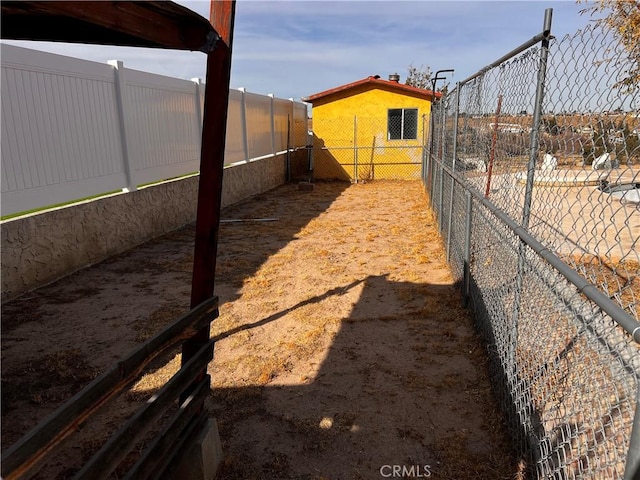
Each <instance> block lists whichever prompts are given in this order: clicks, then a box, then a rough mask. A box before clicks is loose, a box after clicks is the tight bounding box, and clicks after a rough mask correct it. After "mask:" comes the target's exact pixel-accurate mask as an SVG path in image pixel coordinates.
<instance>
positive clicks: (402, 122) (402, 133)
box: [387, 107, 419, 141]
mask: <svg viewBox="0 0 640 480" xmlns="http://www.w3.org/2000/svg"><path fill="white" fill-rule="evenodd" d="M398 110H399V111H400V112H401V114H400V132H399V133H400V136H399V137H392V136H391V128H390V127H391V112H392V111H398ZM408 110H411V111H414V112H415V117H414V118H415V120H414V121H415V123H414V125H413V126H409V128H407V124H406V122H407V121H408V119H407V118H406V116H405V113H406V111H408ZM418 112H419V109H418V108H417V107H408V108H404V107H401V108H388V109H387V140H388V141H392V140H417V139H418ZM396 118H397V117H396ZM396 121H397V120H396ZM411 127H413V133H414V136H413V137H407V136H406V132H407V130H409V131H411V130H412V128H411ZM396 128H397V127H396ZM394 133H395V132H394Z"/></svg>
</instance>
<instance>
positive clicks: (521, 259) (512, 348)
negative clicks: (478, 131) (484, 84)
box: [496, 8, 553, 377]
mask: <svg viewBox="0 0 640 480" xmlns="http://www.w3.org/2000/svg"><path fill="white" fill-rule="evenodd" d="M552 12H553V10H552V9H550V8H547V9H546V10H545V12H544V24H543V28H542V31H543V33H544V34H545V38H544V39H543V40H542V44H541V49H540V62H539V64H538V78H537V84H536V96H535V101H534V102H535V103H534V107H533V120H532V124H531V139H530V146H529V163H528V164H527V183H526V186H525V194H524V206H523V211H522V222H521V225H522V227H523V228H524V229H525V230H528V229H529V219H530V216H531V200H532V198H533V188H534V177H535V168H536V162H537V160H538V151H539V149H540V123H541V122H540V120H541V118H542V102H543V100H544V87H545V79H546V73H547V60H548V57H549V39H550V37H551V19H552ZM496 129H497V126H496ZM525 255H526V245H525V243H524V242H523V241H522V240H520V242H519V245H518V270H517V274H516V289H515V299H514V302H513V315H512V326H511V333H510V341H509V354H508V362H509V365H510V367H511V368H510V370H511V373H512V374H513V375H514V377H515V375H516V367H517V364H516V350H517V347H518V323H519V317H520V302H521V300H522V284H523V281H524V268H525V260H526V259H525Z"/></svg>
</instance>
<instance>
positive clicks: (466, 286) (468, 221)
mask: <svg viewBox="0 0 640 480" xmlns="http://www.w3.org/2000/svg"><path fill="white" fill-rule="evenodd" d="M452 181H453V179H452ZM465 193H466V205H465V207H466V208H465V210H466V215H465V223H464V266H463V286H462V288H463V292H462V296H463V305H464V306H465V307H466V306H467V305H468V304H469V296H470V294H471V225H472V217H471V215H472V213H473V199H472V197H471V192H469V191H468V190H466V192H465Z"/></svg>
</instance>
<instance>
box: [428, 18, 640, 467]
mask: <svg viewBox="0 0 640 480" xmlns="http://www.w3.org/2000/svg"><path fill="white" fill-rule="evenodd" d="M629 61H631V60H628V55H627V52H626V51H625V50H624V48H623V47H621V46H619V45H618V43H617V41H616V39H615V38H614V37H612V36H611V35H610V34H609V33H608V32H607V31H605V30H602V29H601V28H599V27H597V26H592V27H588V28H586V29H585V30H583V31H579V32H577V33H576V34H575V35H571V36H567V37H565V38H563V39H560V40H559V39H555V38H553V37H552V36H551V10H550V9H549V10H547V11H546V12H545V17H544V24H543V29H542V32H541V33H540V34H538V35H536V36H535V37H533V38H532V39H531V40H529V41H528V42H525V43H524V44H522V45H521V46H520V47H518V48H516V49H514V50H513V51H511V52H510V53H509V54H507V55H505V56H503V57H502V58H500V59H499V60H497V61H495V62H493V63H491V64H490V65H489V66H487V67H485V68H484V69H482V70H481V71H479V72H478V73H476V74H475V75H472V76H471V77H469V78H467V79H465V80H464V81H462V82H459V83H458V84H457V85H456V88H455V89H454V90H453V91H452V92H451V93H450V94H449V95H447V96H446V97H444V98H442V100H440V101H439V102H437V103H436V104H435V105H434V108H433V118H434V121H433V125H434V128H433V130H432V132H431V133H430V135H432V137H431V140H432V142H429V143H428V144H427V145H433V147H432V148H431V151H429V152H425V155H426V157H425V161H424V165H425V168H424V169H423V172H422V174H423V175H422V176H423V181H424V183H425V187H426V189H427V192H428V194H429V199H430V202H431V206H432V208H433V210H434V212H435V213H436V216H437V219H438V224H439V227H440V231H441V233H442V235H443V238H444V241H445V243H446V252H447V257H448V260H449V262H450V264H451V267H452V270H453V272H454V276H455V277H456V278H457V280H459V281H460V284H461V285H462V288H463V293H464V298H465V301H466V302H468V303H470V304H471V306H472V308H473V309H474V311H475V317H476V322H477V326H478V329H479V330H480V331H481V332H482V334H483V336H484V340H485V342H486V345H487V349H488V352H489V357H490V365H491V370H492V376H493V381H494V385H495V386H496V390H497V391H498V392H499V397H500V401H501V403H502V406H503V408H504V410H505V412H506V417H507V420H508V424H509V428H510V431H511V433H512V436H513V438H514V439H515V440H516V443H517V444H518V445H519V447H520V449H521V454H522V455H523V456H524V458H525V459H527V460H528V467H529V473H530V476H531V477H533V478H557V479H564V478H607V479H609V478H625V479H631V478H636V476H637V475H638V474H640V470H639V465H640V425H639V424H640V410H638V409H637V408H636V407H637V405H638V399H639V398H640V395H639V393H638V385H639V383H638V375H639V374H640V355H639V352H638V348H639V346H638V342H639V341H640V322H639V321H638V320H639V317H638V313H639V305H638V302H639V301H640V271H639V265H640V262H639V260H640V259H639V256H638V255H639V254H638V249H637V241H638V237H639V236H640V209H639V208H638V201H639V199H638V192H640V190H639V189H638V187H639V185H640V142H639V141H638V127H639V126H640V120H639V118H638V117H639V115H638V113H639V112H638V95H639V91H638V89H637V88H636V89H633V88H628V87H627V88H626V89H625V88H624V87H620V86H619V85H620V82H619V79H620V78H621V76H622V75H623V74H624V72H625V71H626V70H628V67H629V63H628V62H629ZM594 84H595V86H594ZM598 92H606V93H604V94H603V93H598Z"/></svg>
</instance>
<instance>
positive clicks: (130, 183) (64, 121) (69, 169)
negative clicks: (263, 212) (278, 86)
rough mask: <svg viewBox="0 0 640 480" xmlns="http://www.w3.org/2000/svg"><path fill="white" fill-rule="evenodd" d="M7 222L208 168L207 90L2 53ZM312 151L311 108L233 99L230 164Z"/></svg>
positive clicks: (258, 98)
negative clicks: (204, 159)
mask: <svg viewBox="0 0 640 480" xmlns="http://www.w3.org/2000/svg"><path fill="white" fill-rule="evenodd" d="M0 48H1V49H2V77H1V83H2V85H1V89H2V106H3V111H2V177H1V182H2V216H6V215H11V214H14V213H18V212H23V211H28V210H32V209H37V208H41V207H45V206H48V205H53V204H58V203H64V202H69V201H73V200H77V199H79V198H84V197H89V196H93V195H99V194H102V193H106V192H111V191H119V190H122V189H126V190H135V189H136V188H137V187H138V186H139V185H142V184H147V183H152V182H157V181H161V180H165V179H167V178H172V177H177V176H181V175H187V174H189V173H193V172H196V171H197V170H198V169H199V161H200V141H201V138H200V136H201V131H202V112H203V103H204V87H203V85H201V84H200V81H199V80H198V79H194V80H193V81H188V80H181V79H176V78H170V77H165V76H161V75H155V74H151V73H147V72H141V71H137V70H132V69H129V68H125V67H124V65H123V63H122V62H121V61H112V62H109V64H100V63H96V62H89V61H86V60H79V59H75V58H70V57H64V56H61V55H54V54H51V53H45V52H39V51H35V50H30V49H26V48H21V47H16V46H13V45H7V44H2V45H1V46H0ZM306 144H307V106H306V104H304V103H301V102H294V101H293V100H286V99H280V98H274V97H273V96H271V95H270V96H266V95H258V94H255V93H250V92H247V91H245V90H244V89H240V90H232V91H231V92H230V95H229V112H228V119H227V137H226V149H225V165H232V164H234V163H237V162H248V161H251V160H253V159H258V158H261V157H265V156H270V155H274V154H276V153H281V152H284V151H287V150H290V149H294V148H300V147H305V146H306Z"/></svg>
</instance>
